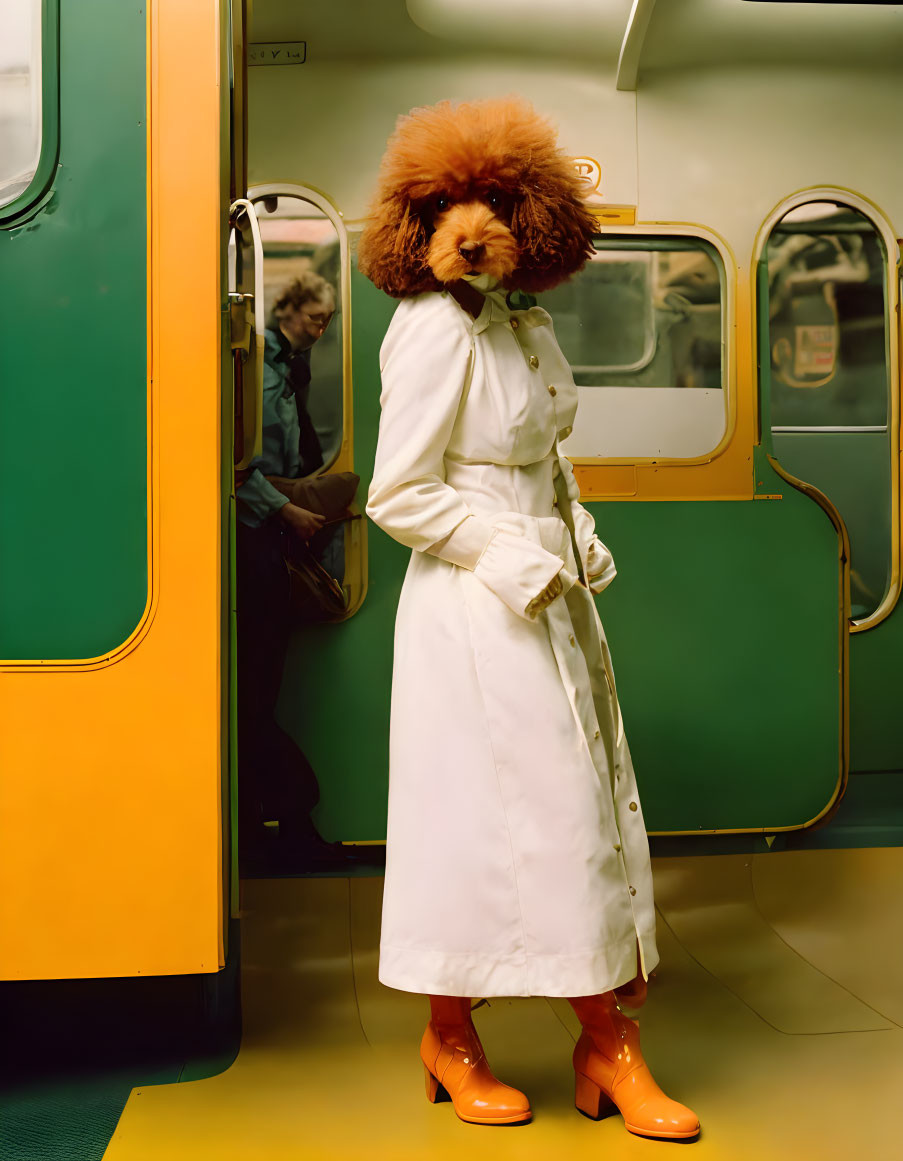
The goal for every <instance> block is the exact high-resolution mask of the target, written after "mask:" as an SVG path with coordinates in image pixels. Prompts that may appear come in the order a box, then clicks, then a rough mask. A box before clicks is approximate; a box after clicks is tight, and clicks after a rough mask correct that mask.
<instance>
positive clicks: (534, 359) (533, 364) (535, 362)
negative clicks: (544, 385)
mask: <svg viewBox="0 0 903 1161" xmlns="http://www.w3.org/2000/svg"><path fill="white" fill-rule="evenodd" d="M530 366H531V367H532V368H533V369H534V370H535V369H536V368H537V367H538V366H539V359H537V357H536V356H535V355H531V356H530Z"/></svg>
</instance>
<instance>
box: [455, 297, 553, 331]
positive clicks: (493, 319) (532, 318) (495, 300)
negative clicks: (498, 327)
mask: <svg viewBox="0 0 903 1161" xmlns="http://www.w3.org/2000/svg"><path fill="white" fill-rule="evenodd" d="M506 297H507V296H506V292H505V291H504V290H492V291H490V292H489V293H488V294H487V295H486V297H485V299H484V300H483V309H482V310H481V311H480V313H479V314H478V315H477V317H476V318H475V319H474V320H473V333H474V334H475V335H479V334H482V333H483V331H485V330H486V328H487V327H488V326H489V325H490V323H506V324H507V323H509V322H510V321H511V319H512V318H516V319H518V320H519V321H520V322H521V323H523V324H524V325H525V326H527V327H542V326H547V325H548V324H549V323H550V322H551V321H552V319H551V316H550V315H549V314H548V312H547V311H544V310H543V309H542V307H541V306H531V307H530V308H529V310H511V308H510V307H509V306H508V303H507V301H506Z"/></svg>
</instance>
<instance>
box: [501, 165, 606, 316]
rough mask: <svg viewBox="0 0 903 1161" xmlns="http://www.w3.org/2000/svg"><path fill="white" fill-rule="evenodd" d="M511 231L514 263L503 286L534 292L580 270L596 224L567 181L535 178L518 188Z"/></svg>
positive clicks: (596, 228) (591, 249) (550, 286)
mask: <svg viewBox="0 0 903 1161" xmlns="http://www.w3.org/2000/svg"><path fill="white" fill-rule="evenodd" d="M511 232H512V234H513V235H514V237H515V240H516V242H517V245H518V251H519V262H518V265H517V269H516V270H515V271H514V272H513V273H512V274H511V275H510V276H509V277H508V278H506V279H505V285H506V286H508V287H509V289H511V290H524V291H527V292H528V293H530V294H536V293H538V292H539V291H541V290H551V289H552V287H553V286H557V285H558V283H559V282H563V281H564V280H565V279H566V278H569V277H570V276H571V275H572V274H576V272H577V271H578V270H581V269H582V268H583V266H584V265H585V263H586V260H587V258H589V257H590V255H591V254H592V253H593V236H594V235H595V234H597V233H598V226H597V224H596V219H595V218H594V217H593V216H592V214H591V213H590V212H589V210H587V208H586V206H585V205H584V203H583V199H582V198H581V197H580V195H579V193H577V192H576V191H575V190H574V189H572V188H571V183H570V182H567V183H566V184H565V183H564V182H560V183H558V182H549V181H545V182H543V181H540V182H538V183H536V184H535V185H534V186H533V187H532V188H531V187H530V186H528V185H524V186H523V187H522V188H521V190H520V193H519V197H518V199H517V203H516V205H515V207H514V212H513V214H512V218H511Z"/></svg>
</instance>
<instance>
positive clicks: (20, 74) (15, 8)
mask: <svg viewBox="0 0 903 1161" xmlns="http://www.w3.org/2000/svg"><path fill="white" fill-rule="evenodd" d="M41 8H42V5H41V0H13V2H12V3H9V4H6V5H4V12H3V38H2V40H0V206H6V205H9V203H10V202H12V201H15V199H16V198H17V197H19V195H20V194H22V193H24V192H25V190H26V189H28V187H29V185H30V184H31V181H32V178H33V177H34V175H35V173H36V172H37V168H38V162H39V160H40V157H41V96H42V94H41Z"/></svg>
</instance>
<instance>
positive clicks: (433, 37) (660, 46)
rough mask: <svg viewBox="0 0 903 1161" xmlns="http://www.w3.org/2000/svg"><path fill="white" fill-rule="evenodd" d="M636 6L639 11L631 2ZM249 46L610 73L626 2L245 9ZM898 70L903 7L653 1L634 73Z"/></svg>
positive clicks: (510, 0) (254, 2)
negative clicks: (536, 63)
mask: <svg viewBox="0 0 903 1161" xmlns="http://www.w3.org/2000/svg"><path fill="white" fill-rule="evenodd" d="M640 2H641V4H643V5H646V4H648V2H649V0H640ZM249 6H250V7H251V9H252V15H251V17H250V39H251V40H253V41H278V40H306V41H307V42H308V53H309V57H310V58H311V59H313V58H314V57H316V59H319V60H324V59H344V60H349V59H350V60H353V59H355V58H358V59H360V58H364V59H369V60H372V59H374V58H379V59H382V60H386V59H392V58H393V57H399V58H405V59H412V58H414V59H423V58H429V57H430V56H433V55H448V54H449V53H450V52H453V53H454V54H455V55H457V56H460V54H461V53H462V52H463V53H465V54H466V53H467V52H471V53H472V54H473V56H474V59H484V58H486V57H487V56H489V57H492V56H493V55H496V56H500V55H503V54H505V53H507V52H510V53H517V54H518V55H520V56H523V55H525V54H526V55H528V56H529V55H535V56H536V57H537V58H538V59H540V60H542V59H544V58H552V57H562V56H564V57H573V58H577V59H581V60H587V59H590V60H595V61H597V62H598V64H599V66H600V69H609V68H611V67H613V66H614V65H616V64H617V60H618V54H619V52H620V49H621V42H622V40H623V37H624V32H625V30H626V27H627V23H628V19H629V16H630V11H631V8H632V0H317V2H316V3H315V2H313V0H249ZM767 63H774V64H800V65H809V64H811V65H822V66H824V65H836V66H838V67H841V66H851V67H863V66H870V65H877V66H882V67H886V66H887V65H891V64H896V63H899V64H901V65H903V4H891V5H889V4H869V3H839V4H836V3H835V4H827V3H821V4H819V3H778V2H770V3H750V2H749V0H657V2H654V7H653V11H652V17H651V20H650V22H649V27H648V32H647V34H646V39H645V42H644V44H643V48H642V53H641V56H640V74H639V75H640V88H642V80H643V76H644V74H649V73H651V72H654V71H657V70H664V69H668V70H672V69H678V70H686V69H692V68H703V67H711V66H718V67H724V66H730V65H735V64H736V65H744V64H758V65H761V64H767Z"/></svg>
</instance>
